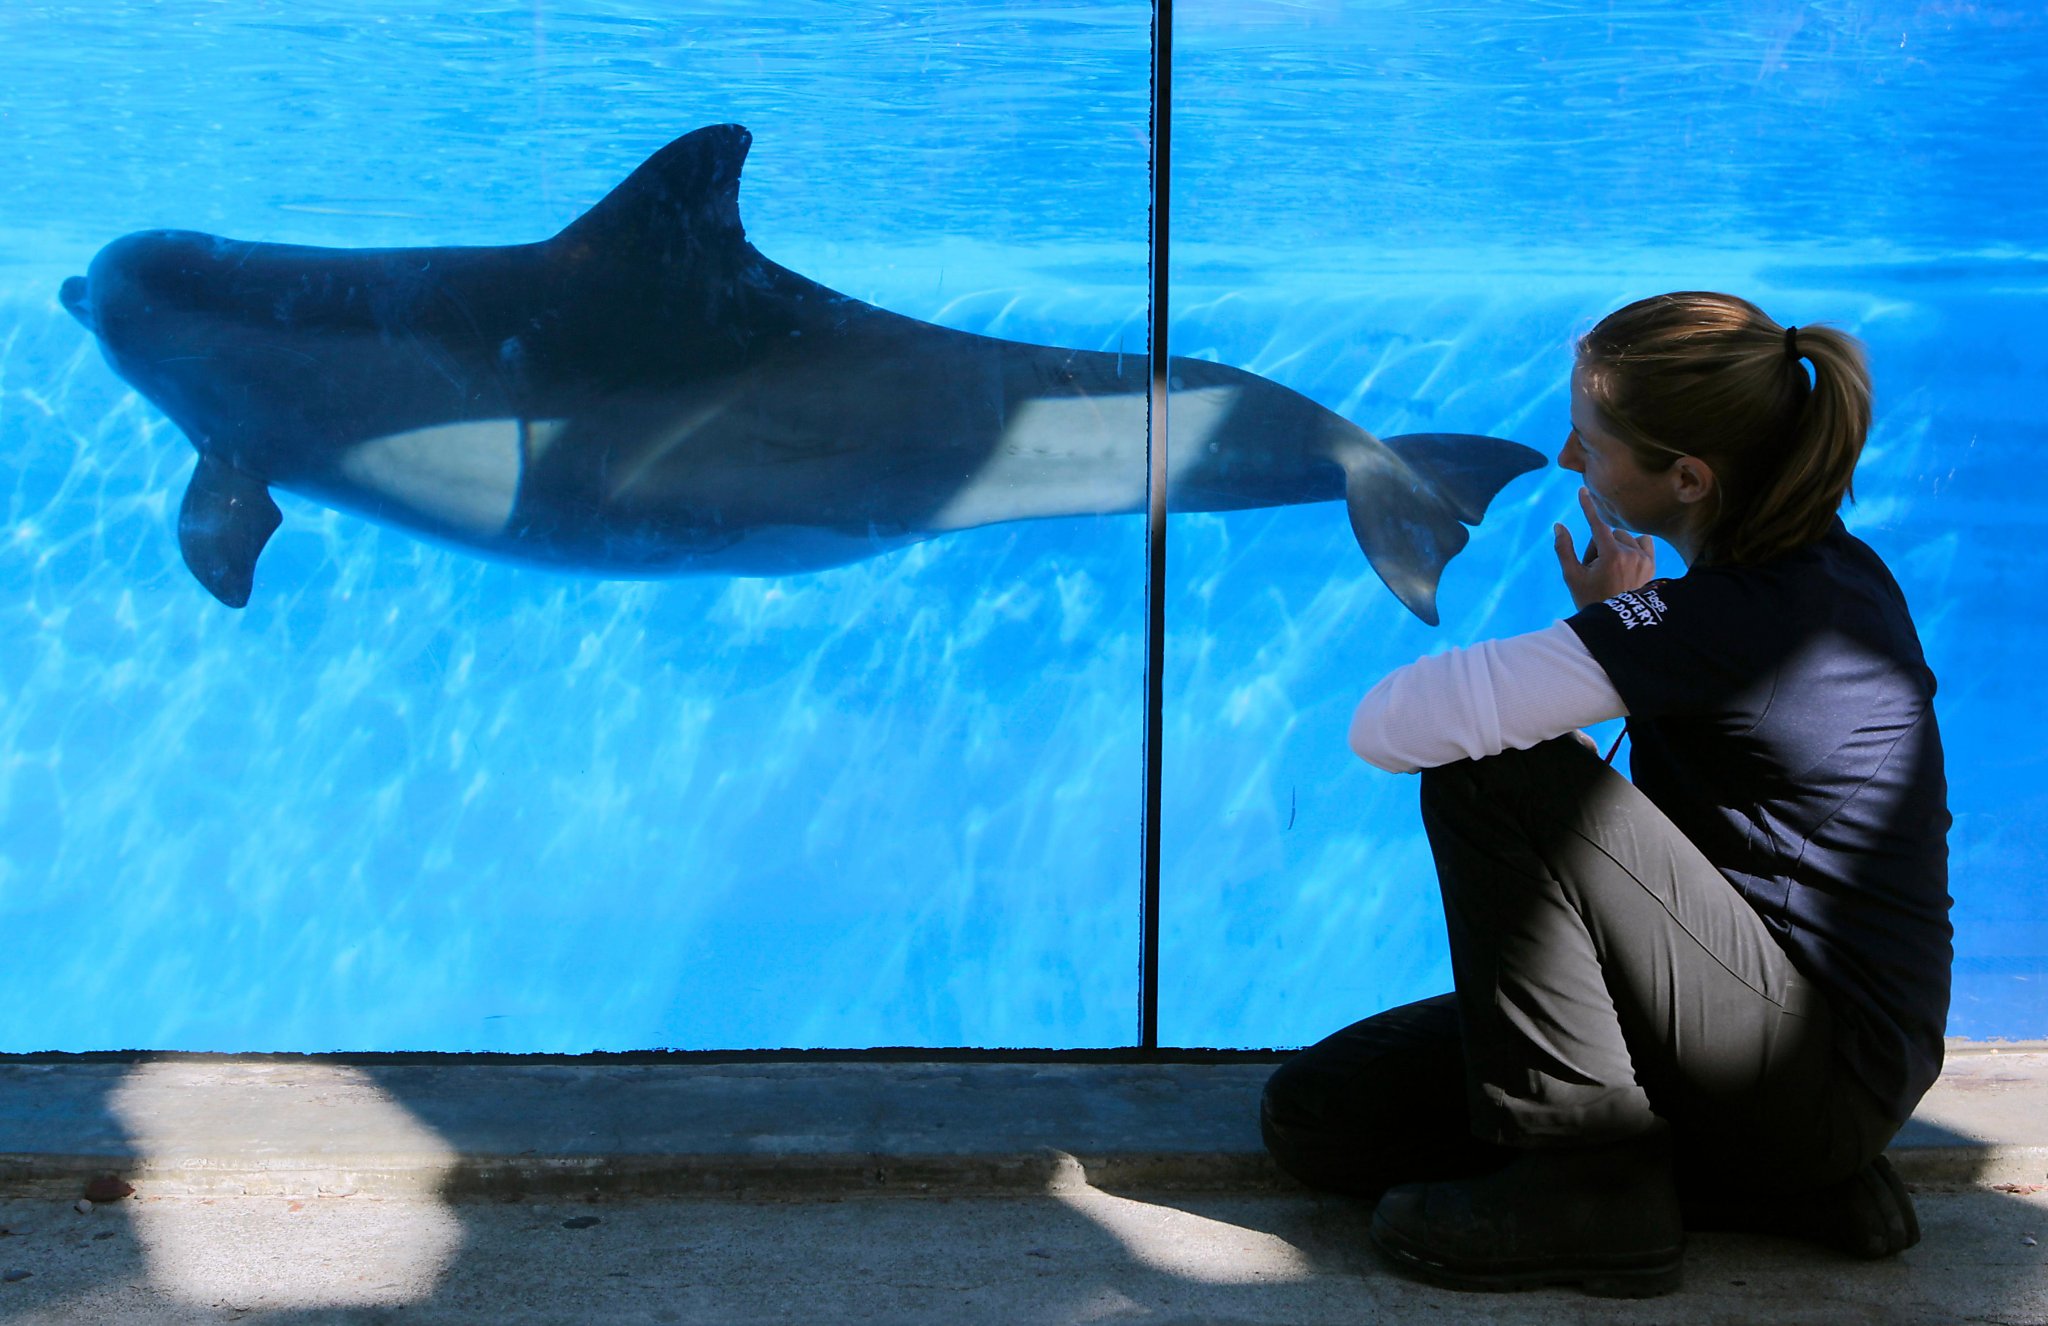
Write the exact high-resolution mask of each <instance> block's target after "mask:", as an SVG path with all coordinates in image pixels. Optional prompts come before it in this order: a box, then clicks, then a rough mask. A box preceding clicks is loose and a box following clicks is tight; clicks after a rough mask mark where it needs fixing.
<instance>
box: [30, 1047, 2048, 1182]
mask: <svg viewBox="0 0 2048 1326" xmlns="http://www.w3.org/2000/svg"><path fill="white" fill-rule="evenodd" d="M1271 1068H1272V1064H1271V1063H1270V1062H1224V1063H1195V1064H1188V1063H1135V1064H1103V1063H1072V1062H1057V1063H989V1062H973V1063H946V1062H939V1063H873V1062H822V1063H821V1062H813V1061H804V1062H749V1063H739V1064H732V1063H725V1064H718V1063H701V1062H696V1063H691V1062H686V1063H677V1064H625V1065H621V1064H611V1063H600V1064H585V1063H575V1062H571V1063H522V1062H514V1063H472V1062H460V1061H458V1062H454V1063H447V1064H430V1065H422V1064H391V1065H385V1064H360V1063H358V1064H349V1063H343V1062H336V1061H325V1060H266V1059H251V1060H207V1061H194V1060H172V1061H149V1060H143V1061H138V1062H132V1063H120V1062H87V1061H79V1060H57V1061H37V1062H20V1061H16V1062H0V1196H38V1197H45V1196H61V1197H64V1198H66V1199H73V1198H75V1197H76V1196H77V1195H78V1194H79V1192H81V1191H82V1190H83V1188H84V1185H85V1184H86V1183H87V1182H88V1181H89V1180H91V1179H93V1178H95V1177H98V1176H101V1175H109V1174H111V1175H118V1176H120V1177H121V1178H124V1179H126V1180H127V1181H128V1182H130V1183H132V1184H134V1185H135V1186H136V1187H137V1188H138V1189H139V1190H141V1191H143V1192H144V1193H146V1194H149V1195H158V1196H182V1195H205V1196H219V1195H245V1194H246V1195H280V1196H294V1197H306V1196H321V1195H328V1196H340V1195H350V1194H359V1195H363V1196H394V1197H396V1196H415V1195H421V1194H425V1193H434V1194H438V1195H441V1196H445V1197H455V1198H472V1199H488V1198H493V1197H506V1196H512V1195H515V1194H517V1195H540V1194H558V1195H572V1194H575V1195H580V1194H590V1193H610V1194H621V1195H625V1194H633V1195H648V1196H682V1195H692V1194H702V1195H733V1194H740V1195H755V1196H763V1197H779V1196H780V1197H797V1196H810V1197H818V1196H830V1195H834V1194H849V1195H850V1194H854V1193H870V1194H872V1193H891V1192H893V1193H904V1194H915V1193H925V1192H938V1191H943V1192H946V1193H949V1194H963V1195H965V1194H994V1193H1020V1192H1047V1191H1052V1192H1059V1191H1071V1190H1075V1189H1079V1188H1082V1187H1087V1186H1092V1187H1096V1188H1101V1189H1106V1190H1110V1191H1119V1190H1124V1191H1139V1190H1171V1189H1186V1190H1212V1191H1213V1190H1227V1189H1254V1188H1270V1187H1276V1186H1283V1185H1285V1184H1286V1183H1287V1181H1286V1180H1285V1179H1284V1178H1283V1177H1282V1176H1281V1175H1280V1174H1279V1173H1278V1171H1277V1170H1276V1169H1274V1167H1273V1166H1272V1163H1271V1162H1270V1161H1269V1160H1268V1159H1267V1157H1266V1155H1265V1152H1264V1150H1263V1148H1262V1147H1261V1145H1260V1142H1259V1136H1258V1127H1257V1102H1258V1094H1259V1089H1260V1087H1261V1085H1262V1084H1263V1083H1264V1081H1265V1078H1266V1076H1267V1075H1268V1074H1269V1073H1270V1072H1271ZM1891 1154H1892V1157H1893V1161H1894V1163H1895V1164H1897V1165H1898V1167H1899V1169H1900V1171H1901V1173H1902V1174H1903V1175H1904V1176H1905V1177H1906V1179H1907V1180H1908V1181H1909V1182H1912V1183H1916V1184H1920V1185H1926V1186H1952V1185H1967V1184H1981V1183H2011V1184H2037V1183H2043V1182H2048V1046H2042V1045H2009V1046H1998V1047H1995V1048H1993V1047H1981V1046H1957V1047H1954V1048H1952V1050H1951V1054H1950V1062H1949V1066H1948V1070H1947V1071H1946V1072H1945V1073H1944V1074H1943V1077H1942V1080H1941V1082H1940V1083H1939V1084H1938V1085H1937V1086H1936V1088H1935V1089H1934V1090H1933V1091H1932V1092H1930V1093H1929V1095H1928V1097H1927V1100H1926V1101H1925V1102H1924V1103H1923V1105H1922V1108H1921V1110H1920V1112H1919V1113H1918V1114H1917V1115H1916V1116H1915V1119H1914V1120H1913V1122H1912V1123H1911V1124H1909V1125H1908V1127H1907V1128H1906V1130H1904V1131H1903V1132H1902V1133H1901V1134H1900V1136H1899V1138H1898V1140H1897V1141H1896V1142H1895V1143H1894V1144H1893V1148H1892V1152H1891Z"/></svg>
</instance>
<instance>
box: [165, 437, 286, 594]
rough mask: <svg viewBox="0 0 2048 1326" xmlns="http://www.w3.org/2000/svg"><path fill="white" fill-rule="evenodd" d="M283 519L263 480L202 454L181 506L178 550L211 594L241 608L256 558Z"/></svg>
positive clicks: (254, 575) (252, 574)
mask: <svg viewBox="0 0 2048 1326" xmlns="http://www.w3.org/2000/svg"><path fill="white" fill-rule="evenodd" d="M283 519H284V516H283V514H282V513H280V512H279V511H278V509H277V503H276V502H274V501H272V500H271V497H270V489H269V487H268V486H267V485H265V484H264V482H263V480H261V479H259V478H257V477H256V476H255V475H253V474H249V473H247V472H246V471H243V470H238V469H236V468H235V467H234V466H232V465H230V464H228V463H227V462H225V461H221V460H216V459H214V458H213V457H212V456H204V455H202V456H201V457H200V458H199V468H198V469H196V470H194V471H192V483H191V486H190V487H188V488H186V489H185V502H184V505H183V506H181V507H179V508H178V551H179V552H181V553H183V554H184V555H185V565H186V566H188V567H190V568H191V570H192V574H193V575H195V576H197V577H198V578H199V583H200V584H202V585H204V586H206V589H207V592H208V593H210V594H212V595H213V596H214V597H215V598H217V599H219V600H220V601H221V602H222V603H225V604H227V605H228V606H229V607H230V608H239V607H242V606H243V605H244V604H246V603H248V601H249V590H250V587H251V586H252V585H253V584H254V583H255V580H256V559H257V557H259V556H260V555H262V552H263V545H264V544H266V543H268V542H269V541H270V535H271V533H272V532H273V531H274V530H276V529H277V527H278V524H279V522H281V521H282V520H283Z"/></svg>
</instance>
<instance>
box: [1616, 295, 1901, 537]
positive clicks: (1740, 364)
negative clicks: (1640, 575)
mask: <svg viewBox="0 0 2048 1326" xmlns="http://www.w3.org/2000/svg"><path fill="white" fill-rule="evenodd" d="M1809 364H1811V365H1812V376H1811V378H1809V377H1808V375H1807V365H1809ZM1578 370H1579V375H1580V381H1581V383H1582V384H1583V386H1584V388H1585V390H1586V392H1587V393H1588V395H1589V396H1590V397H1591V399H1592V401H1593V403H1594V404H1595V405H1596V406H1597V407H1598V408H1599V410H1600V412H1601V414H1602V416H1603V417H1604V418H1605V420H1606V422H1607V423H1608V425H1609V426H1610V427H1611V428H1612V429H1613V431H1614V432H1615V434H1616V436H1618V437H1619V438H1620V439H1621V440H1622V441H1624V442H1626V443H1627V444H1628V445H1629V447H1630V449H1631V450H1632V451H1633V452H1634V453H1635V454H1636V458H1637V459H1638V460H1639V461H1640V462H1641V463H1642V464H1643V465H1644V466H1645V467H1646V468H1648V469H1650V470H1652V471H1655V472H1662V471H1664V470H1668V469H1669V468H1670V467H1671V465H1672V464H1673V463H1674V462H1675V461H1677V460H1678V458H1679V457H1680V456H1697V457H1698V458H1700V459H1701V460H1704V461H1705V462H1707V464H1708V466H1710V467H1711V468H1712V469H1713V471H1714V476H1715V478H1716V479H1717V480H1718V482H1719V488H1718V492H1717V497H1718V502H1717V505H1716V506H1715V508H1714V510H1713V511H1712V513H1711V515H1710V517H1709V519H1708V524H1707V528H1706V529H1705V531H1704V532H1703V536H1702V540H1701V548H1702V551H1703V553H1704V554H1705V556H1706V558H1707V559H1708V560H1710V561H1715V562H1731V563H1737V564H1754V563H1757V562H1765V561H1769V560H1771V559H1772V558H1775V557H1779V556H1782V555H1783V554H1785V553H1788V552H1791V551H1794V550H1795V549H1798V548H1803V547H1805V546H1806V545H1808V544H1810V543H1813V542H1814V541H1815V540H1817V539H1819V538H1820V537H1821V536H1822V535H1824V534H1826V533H1827V531H1828V529H1829V527H1830V526H1831V525H1832V524H1833V523H1834V519H1835V513H1836V511H1837V510H1838V509H1839V508H1840V507H1841V504H1842V499H1843V498H1844V497H1853V495H1854V494H1853V492H1852V489H1851V481H1852V479H1853V478H1854V476H1855V472H1856V461H1857V458H1858V457H1859V456H1861V455H1862V453H1863V440H1864V438H1865V436H1866V435H1867V434H1868V433H1869V431H1870V372H1869V369H1868V368H1867V367H1866V365H1865V362H1864V356H1863V347H1862V345H1861V343H1860V342H1858V341H1857V340H1856V338H1854V337H1853V336H1850V335H1848V334H1847V333H1846V332H1842V331H1838V330H1836V329H1835V328H1833V327H1826V326H1819V325H1811V326H1804V327H1781V326H1779V325H1778V324H1777V323H1775V322H1773V321H1771V319H1770V318H1769V317H1767V316H1765V314H1764V312H1763V310H1762V309H1760V308H1758V307H1757V306H1756V305H1754V304H1752V303H1750V302H1749V301H1748V300H1745V299H1737V298H1736V297H1735V296H1733V295H1722V294H1712V293H1708V292H1703V291H1683V292H1680V293H1677V294H1669V295H1657V296H1654V297H1652V298H1650V299H1644V300H1639V301H1637V302H1636V303H1633V304H1630V305H1629V306H1628V307H1626V308H1623V309H1619V310H1617V311H1615V312H1614V313H1611V314H1609V315H1608V316H1607V317H1606V318H1604V319H1602V320H1601V322H1600V324H1599V325H1598V326H1596V327H1595V328H1593V330H1592V331H1590V332H1588V333H1587V334H1586V335H1585V336H1584V337H1583V338H1581V339H1580V341H1579V345H1578Z"/></svg>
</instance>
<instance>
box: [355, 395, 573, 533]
mask: <svg viewBox="0 0 2048 1326" xmlns="http://www.w3.org/2000/svg"><path fill="white" fill-rule="evenodd" d="M560 427H561V421H560V420H553V419H541V420H534V421H531V422H529V421H527V420H525V419H473V420H469V421H467V422H464V423H459V424H437V425H435V426H434V427H432V428H416V429H413V430H412V431H410V432H406V433H394V434H392V435H391V436H389V437H379V438H372V439H371V440H369V441H367V442H364V443H362V444H360V445H359V446H356V447H355V448H353V449H351V450H350V451H349V452H348V454H347V455H345V456H344V457H343V458H342V461H341V472H342V474H343V475H345V476H346V477H347V478H348V480H349V481H350V482H351V483H354V484H356V485H357V486H358V487H360V488H362V489H363V490H365V491H366V492H369V493H374V494H376V495H377V496H378V497H380V498H382V499H384V501H385V502H387V503H389V504H391V505H393V506H398V507H403V508H405V509H406V510H408V511H411V512H412V513H414V514H415V515H417V516H419V517H421V518H422V519H424V520H425V521H427V522H429V523H431V524H436V525H441V526H444V527H445V528H447V529H448V530H449V531H450V532H451V533H457V534H468V535H473V536H491V535H496V534H499V533H502V532H503V531H504V528H505V525H506V523H507V522H508V521H510V520H511V518H512V508H513V506H514V504H515V503H517V502H518V500H519V480H520V477H521V476H522V475H523V474H524V473H525V470H526V459H527V457H528V456H529V455H530V454H533V453H534V452H537V451H539V450H541V449H542V448H544V447H545V446H546V445H547V442H548V440H549V439H550V438H551V437H552V436H553V434H554V433H555V432H556V431H557V430H558V429H560Z"/></svg>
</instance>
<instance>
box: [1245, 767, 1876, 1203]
mask: <svg viewBox="0 0 2048 1326" xmlns="http://www.w3.org/2000/svg"><path fill="white" fill-rule="evenodd" d="M1421 781H1422V815H1423V823H1424V826H1425V827H1426V828H1427V830H1428V832H1429V839H1430V847H1431V850H1432V851H1433V853H1434V854H1435V857H1436V866H1437V876H1438V882H1439V884H1440V886H1441V889H1442V893H1443V900H1444V914H1445V921H1446V924H1447V926H1448V929H1449V932H1450V947H1451V967H1452V975H1453V978H1454V980H1455V982H1456V985H1457V991H1456V993H1455V994H1450V995H1441V996H1438V997H1437V998H1435V999H1427V1000H1423V1001H1422V1002H1420V1003H1415V1004H1409V1005H1406V1006H1404V1007H1401V1008H1395V1009H1390V1010H1388V1011H1387V1012H1384V1013H1381V1014H1378V1015H1376V1016H1374V1017H1370V1018H1367V1019H1366V1020H1365V1021H1363V1022H1359V1023H1356V1024H1354V1025H1352V1026H1349V1027H1346V1028H1344V1029H1343V1030H1342V1031H1339V1032H1337V1033H1336V1034H1335V1035H1333V1036H1331V1037H1329V1038H1328V1039H1326V1040H1324V1041H1322V1042H1320V1043H1319V1044H1317V1045H1314V1046H1312V1047H1310V1048H1309V1049H1307V1050H1304V1051H1303V1052H1302V1053H1301V1054H1300V1055H1298V1056H1297V1057H1295V1058H1294V1059H1292V1060H1290V1061H1288V1062H1287V1063H1286V1064H1283V1065H1282V1066H1281V1068H1280V1069H1279V1071H1278V1072H1276V1073H1275V1074H1274V1076H1273V1079H1272V1081H1271V1082H1270V1083H1269V1084H1268V1085H1267V1088H1266V1095H1265V1101H1264V1107H1263V1116H1262V1123H1263V1126H1264V1130H1265V1135H1266V1141H1267V1145H1268V1146H1269V1147H1270V1148H1271V1150H1272V1151H1273V1154H1274V1156H1275V1157H1276V1158H1277V1159H1278V1160H1279V1162H1280V1164H1281V1166H1282V1167H1283V1168H1285V1169H1287V1170H1288V1171H1289V1172H1290V1173H1292V1174H1294V1175H1295V1177H1297V1178H1299V1179H1301V1180H1302V1181H1303V1182H1305V1183H1308V1184H1309V1185H1311V1186H1313V1187H1321V1188H1331V1189H1336V1190H1340V1191H1350V1192H1359V1193H1372V1192H1378V1191H1380V1190H1382V1189H1384V1188H1386V1187H1388V1186H1390V1185H1391V1184H1394V1183H1401V1182H1407V1181H1410V1180H1414V1179H1427V1178H1447V1177H1453V1176H1456V1175H1459V1174H1467V1173H1474V1172H1478V1171H1481V1170H1484V1169H1487V1168H1490V1167H1492V1166H1493V1165H1495V1164H1498V1163H1499V1162H1500V1161H1501V1160H1502V1159H1504V1158H1505V1157H1506V1156H1507V1155H1508V1154H1509V1152H1510V1150H1511V1149H1513V1148H1519V1147H1534V1146H1556V1145H1583V1144H1588V1143H1596V1142H1602V1141H1613V1140H1618V1139H1621V1138H1626V1137H1632V1136H1636V1135H1640V1134H1643V1133H1646V1132H1650V1131H1653V1130H1658V1129H1667V1128H1668V1129H1669V1130H1670V1132H1671V1134H1672V1141H1673V1146H1674V1151H1675V1154H1676V1155H1677V1157H1678V1164H1679V1174H1680V1182H1681V1185H1682V1186H1684V1187H1686V1188H1688V1189H1697V1190H1705V1191H1714V1190H1726V1189H1727V1188H1728V1186H1729V1185H1731V1184H1738V1185H1741V1187H1742V1188H1743V1189H1744V1190H1749V1191H1758V1192H1790V1191H1800V1190H1804V1189H1810V1188H1815V1187H1820V1186H1822V1185H1825V1184H1828V1183H1832V1182H1834V1181H1836V1180H1838V1179H1842V1178H1845V1177H1847V1176H1848V1175H1849V1174H1850V1173H1852V1172H1854V1171H1855V1169H1856V1168H1857V1167H1858V1166H1859V1165H1861V1164H1863V1163H1864V1162H1865V1161H1867V1160H1869V1159H1871V1158H1872V1157H1874V1156H1876V1155H1877V1154H1878V1153H1879V1152H1880V1151H1882V1150H1883V1148H1884V1145H1885V1143H1886V1142H1888V1141H1889V1140H1890V1139H1891V1136H1892V1134H1893V1133H1895V1132H1896V1131H1897V1130H1898V1126H1899V1124H1900V1123H1901V1122H1903V1121H1902V1120H1897V1119H1892V1118H1888V1117H1886V1112H1885V1110H1884V1109H1883V1107H1882V1106H1881V1105H1880V1104H1879V1103H1878V1101H1877V1100H1876V1098H1875V1097H1874V1096H1872V1095H1871V1094H1870V1093H1869V1092H1868V1091H1867V1090H1865V1089H1864V1087H1863V1086H1862V1084H1861V1083H1860V1082H1858V1081H1857V1080H1856V1079H1855V1078H1854V1077H1853V1076H1852V1075H1851V1073H1850V1072H1849V1070H1848V1069H1847V1068H1846V1066H1844V1065H1843V1064H1842V1063H1841V1061H1840V1060H1839V1058H1838V1056H1837V1055H1836V1053H1835V1029H1834V1019H1833V1016H1832V1015H1831V1013H1830V1011H1829V1009H1828V1006H1827V1003H1826V1001H1825V1000H1824V999H1823V997H1822V996H1821V993H1820V991H1818V990H1817V989H1815V988H1814V987H1813V986H1812V985H1811V984H1810V983H1808V982H1807V981H1806V979H1805V978H1804V977H1802V976H1801V975H1800V974H1799V973H1798V971H1797V970H1796V969H1794V967H1793V966H1792V963H1791V961H1790V959H1789V958H1787V957H1786V955H1785V952H1784V950H1783V949H1781V948H1779V947H1778V945H1777V943H1776V942H1775V941H1774V940H1773V939H1772V938H1771V936H1770V933H1769V932H1768V931H1767V930H1766V929H1765V928H1764V925H1763V922H1762V920H1761V919H1760V918H1759V917H1758V916H1757V914H1756V912H1755V911H1753V910H1752V909H1751V908H1750V906H1749V905H1748V904H1747V903H1746V902H1744V901H1743V899H1742V896H1741V895H1740V894H1738V893H1737V892H1736V891H1735V889H1734V887H1733V886H1732V885H1730V884H1729V883H1728V881H1727V879H1726V878H1725V877H1723V876H1722V874H1721V872H1720V871H1719V870H1717V869H1716V868H1715V867H1714V866H1713V864H1712V863H1711V862H1709V861H1708V860H1707V859H1706V858H1705V857H1704V856H1702V855H1701V854H1700V852H1699V850H1698V849H1697V848H1695V847H1694V846H1693V845H1692V843H1691V842H1689V841H1688V840H1687V839H1686V838H1685V837H1684V835H1683V834H1681V833H1680V832H1679V831H1678V830H1677V828H1675V827H1674V826H1673V825H1672V824H1671V822H1670V821H1669V820H1668V819H1666V818H1665V816H1664V815H1663V813H1662V812H1660V811H1659V810H1658V809H1657V808H1656V807H1655V806H1654V805H1652V804H1651V803H1650V801H1649V800H1648V799H1647V798H1646V797H1644V796H1643V795H1642V793H1640V792H1639V791H1637V790H1636V788H1635V787H1634V785H1633V784H1631V783H1629V782H1628V780H1626V779H1624V778H1622V777H1621V776H1620V775H1619V774H1616V773H1615V772H1614V771H1613V770H1612V769H1609V768H1608V767H1607V766H1606V765H1604V764H1602V763H1601V762H1600V760H1599V759H1598V758H1597V757H1595V756H1594V755H1593V754H1592V753H1591V752H1589V751H1588V750H1586V749H1585V747H1583V746H1582V745H1580V744H1579V743H1578V742H1576V741H1574V740H1572V739H1570V738H1561V739H1559V740H1556V741H1551V742H1546V743H1544V744H1543V745H1541V746H1538V747H1536V748H1534V749H1532V750H1526V751H1508V752H1505V753H1503V754H1501V755H1497V756H1494V757H1492V758H1490V759H1485V760H1467V761H1461V762H1459V763H1457V764H1451V765H1446V766H1444V767H1442V768H1439V769H1432V770H1428V771H1426V772H1424V773H1423V775H1422V779H1421Z"/></svg>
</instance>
